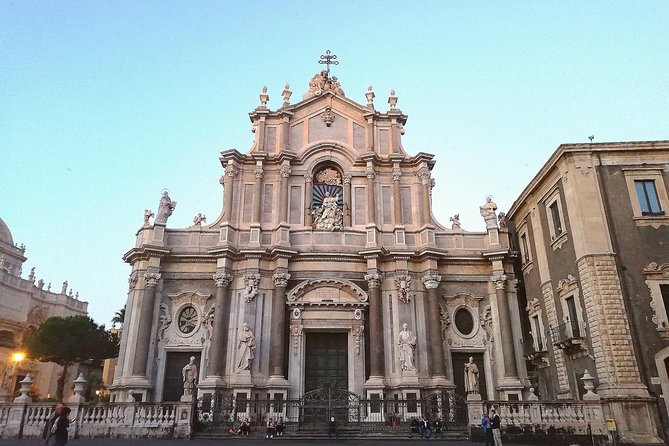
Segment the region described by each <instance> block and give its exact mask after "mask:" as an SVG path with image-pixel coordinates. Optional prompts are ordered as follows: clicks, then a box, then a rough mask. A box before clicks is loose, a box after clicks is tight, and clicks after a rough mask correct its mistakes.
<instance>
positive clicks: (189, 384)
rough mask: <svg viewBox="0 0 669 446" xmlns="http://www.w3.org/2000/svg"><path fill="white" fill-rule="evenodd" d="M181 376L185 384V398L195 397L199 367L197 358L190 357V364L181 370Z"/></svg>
mask: <svg viewBox="0 0 669 446" xmlns="http://www.w3.org/2000/svg"><path fill="white" fill-rule="evenodd" d="M181 376H182V378H183V383H184V395H183V396H185V397H191V398H192V397H193V390H195V381H197V366H196V365H195V356H191V357H190V361H189V362H188V364H186V365H185V366H184V368H183V369H182V370H181Z"/></svg>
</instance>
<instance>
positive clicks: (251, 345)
mask: <svg viewBox="0 0 669 446" xmlns="http://www.w3.org/2000/svg"><path fill="white" fill-rule="evenodd" d="M255 349H256V338H255V336H253V332H252V331H251V330H250V329H249V324H247V323H246V322H244V323H243V324H242V329H241V331H240V332H239V344H238V345H237V350H239V362H237V373H241V372H242V371H244V370H250V368H251V360H252V359H253V357H254V352H255Z"/></svg>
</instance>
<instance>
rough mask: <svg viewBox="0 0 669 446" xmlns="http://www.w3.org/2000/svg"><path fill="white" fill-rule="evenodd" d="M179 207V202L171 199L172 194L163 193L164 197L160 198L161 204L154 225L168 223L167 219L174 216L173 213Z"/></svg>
mask: <svg viewBox="0 0 669 446" xmlns="http://www.w3.org/2000/svg"><path fill="white" fill-rule="evenodd" d="M176 207H177V202H176V201H172V199H170V194H169V193H167V191H163V196H162V197H160V204H159V205H158V214H157V215H156V219H155V220H154V223H163V224H165V223H167V219H168V218H169V216H170V215H172V211H174V209H175V208H176Z"/></svg>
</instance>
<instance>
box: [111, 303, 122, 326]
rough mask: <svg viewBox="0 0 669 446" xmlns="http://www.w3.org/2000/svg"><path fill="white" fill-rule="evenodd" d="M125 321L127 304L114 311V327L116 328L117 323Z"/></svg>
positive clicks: (120, 323) (112, 321)
mask: <svg viewBox="0 0 669 446" xmlns="http://www.w3.org/2000/svg"><path fill="white" fill-rule="evenodd" d="M123 322H125V306H124V307H123V308H121V309H120V310H118V311H117V312H116V313H114V317H113V318H112V320H111V323H112V328H116V325H123Z"/></svg>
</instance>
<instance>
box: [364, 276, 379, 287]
mask: <svg viewBox="0 0 669 446" xmlns="http://www.w3.org/2000/svg"><path fill="white" fill-rule="evenodd" d="M365 280H366V281H367V285H368V286H369V287H370V288H378V287H379V285H380V284H381V280H380V278H379V275H378V274H366V275H365Z"/></svg>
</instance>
